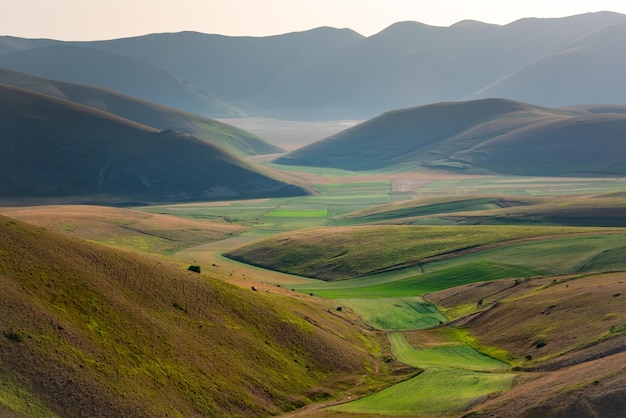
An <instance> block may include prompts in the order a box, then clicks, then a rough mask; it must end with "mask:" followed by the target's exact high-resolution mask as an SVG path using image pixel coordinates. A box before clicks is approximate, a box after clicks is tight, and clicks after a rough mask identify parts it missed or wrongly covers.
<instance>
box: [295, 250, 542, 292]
mask: <svg viewBox="0 0 626 418" xmlns="http://www.w3.org/2000/svg"><path fill="white" fill-rule="evenodd" d="M479 254H480V253H479ZM452 260H455V259H452ZM452 260H451V261H450V263H451V262H452ZM434 264H436V263H434ZM442 264H443V263H442ZM403 273H404V277H403ZM539 274H540V273H539V272H538V271H536V270H531V269H529V268H526V267H523V266H514V265H507V264H500V263H494V262H491V261H485V260H482V259H481V258H480V257H479V256H478V255H476V258H475V259H474V260H473V261H472V262H466V263H463V264H458V265H457V264H455V265H451V266H449V267H446V268H441V269H438V270H434V271H430V272H427V273H420V272H419V271H416V269H414V268H413V269H406V270H404V271H397V272H395V274H394V275H387V274H381V275H375V276H370V277H367V278H363V279H361V278H356V279H350V280H346V281H337V282H321V283H316V284H314V285H304V286H303V285H300V286H295V288H296V289H297V290H299V291H301V292H306V293H315V294H316V295H318V296H322V297H326V298H330V299H337V298H362V299H374V298H382V297H384V298H397V297H408V296H420V295H424V294H427V293H432V292H436V291H438V290H444V289H449V288H451V287H455V286H461V285H464V284H469V283H476V282H483V281H489V280H497V279H504V278H511V277H532V276H537V275H539ZM390 277H391V278H392V279H390ZM393 278H395V279H393Z"/></svg>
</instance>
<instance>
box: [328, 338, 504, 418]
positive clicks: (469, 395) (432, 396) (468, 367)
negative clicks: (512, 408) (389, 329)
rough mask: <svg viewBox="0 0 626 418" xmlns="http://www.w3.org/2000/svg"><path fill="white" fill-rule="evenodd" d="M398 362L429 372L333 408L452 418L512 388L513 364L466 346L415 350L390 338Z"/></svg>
mask: <svg viewBox="0 0 626 418" xmlns="http://www.w3.org/2000/svg"><path fill="white" fill-rule="evenodd" d="M389 341H390V342H391V350H392V352H393V354H394V356H396V358H397V359H398V360H399V361H401V362H403V363H406V364H408V365H411V366H414V367H419V368H423V369H425V371H424V372H423V373H422V374H420V375H419V376H417V377H414V378H412V379H409V380H407V381H405V382H402V383H399V384H397V385H394V386H392V387H390V388H387V389H385V390H383V391H381V392H378V393H375V394H373V395H370V396H367V397H365V398H362V399H359V400H356V401H354V402H350V403H346V404H343V405H338V406H334V407H331V408H329V409H330V410H334V411H342V412H350V413H355V414H389V415H417V416H422V415H449V414H452V413H455V412H458V411H461V410H463V409H465V408H467V407H468V406H470V405H471V404H472V403H474V402H475V401H476V400H477V399H479V398H482V397H484V396H487V395H489V394H491V393H495V392H503V391H506V390H507V389H509V388H510V387H511V384H512V382H513V378H514V377H515V375H514V374H512V373H488V372H487V371H496V370H500V371H504V370H507V369H508V368H509V366H508V364H506V363H504V362H501V361H499V360H496V359H493V358H491V357H488V356H485V355H484V354H481V353H479V352H478V351H476V350H474V349H473V348H471V347H469V346H467V345H445V346H441V347H434V348H423V349H416V348H414V347H413V346H411V345H410V344H409V343H408V341H407V340H406V337H405V336H404V335H403V334H401V333H394V334H391V335H389Z"/></svg>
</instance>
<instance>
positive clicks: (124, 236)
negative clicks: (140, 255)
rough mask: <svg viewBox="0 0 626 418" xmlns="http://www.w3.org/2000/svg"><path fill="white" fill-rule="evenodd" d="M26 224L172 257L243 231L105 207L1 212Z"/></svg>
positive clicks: (28, 209) (0, 210) (174, 217)
mask: <svg viewBox="0 0 626 418" xmlns="http://www.w3.org/2000/svg"><path fill="white" fill-rule="evenodd" d="M0 213H1V214H3V215H6V216H9V217H11V218H15V219H19V220H21V221H23V222H27V223H29V224H33V225H37V226H41V227H44V228H48V229H51V230H54V231H57V232H61V233H64V234H67V235H71V236H74V237H78V238H82V239H86V240H89V241H95V242H99V243H102V244H106V245H111V246H114V247H123V248H128V249H131V250H139V251H145V252H150V253H165V254H171V253H173V252H176V251H179V250H180V249H181V248H185V247H188V246H191V245H199V244H205V243H207V242H210V241H217V240H221V239H225V238H228V237H229V236H231V235H233V234H235V233H239V232H241V231H242V230H243V228H242V227H239V226H235V225H229V224H226V223H218V222H207V221H203V220H190V219H184V218H179V217H176V216H168V215H159V214H151V213H146V212H142V211H137V210H130V209H120V208H111V207H105V206H85V205H67V206H63V205H56V206H30V207H19V208H0Z"/></svg>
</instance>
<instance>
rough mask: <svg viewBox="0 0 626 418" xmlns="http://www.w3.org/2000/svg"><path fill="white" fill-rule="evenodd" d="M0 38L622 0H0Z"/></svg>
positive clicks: (537, 13) (478, 15) (336, 21)
mask: <svg viewBox="0 0 626 418" xmlns="http://www.w3.org/2000/svg"><path fill="white" fill-rule="evenodd" d="M0 2H1V3H2V6H1V7H0V35H13V36H21V37H27V38H34V37H43V38H54V39H63V40H93V39H110V38H119V37H125V36H134V35H143V34H147V33H154V32H178V31H183V30H193V31H198V32H205V33H220V34H224V35H252V36H266V35H273V34H279V33H286V32H293V31H301V30H306V29H311V28H314V27H318V26H333V27H339V28H345V27H349V28H352V29H354V30H356V31H357V32H359V33H361V34H363V35H367V36H369V35H372V34H374V33H376V32H379V31H381V30H382V29H384V28H385V27H387V26H389V25H390V24H392V23H394V22H398V21H404V20H414V21H419V22H422V23H427V24H430V25H435V26H449V25H451V24H453V23H455V22H458V21H460V20H464V19H474V20H480V21H483V22H488V23H498V24H506V23H510V22H512V21H514V20H517V19H520V18H522V17H563V16H570V15H574V14H580V13H586V12H594V11H602V10H611V11H615V12H620V13H623V14H626V1H624V0H592V1H589V0H564V1H562V0H0Z"/></svg>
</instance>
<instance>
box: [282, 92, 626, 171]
mask: <svg viewBox="0 0 626 418" xmlns="http://www.w3.org/2000/svg"><path fill="white" fill-rule="evenodd" d="M625 138H626V106H621V105H614V106H609V105H607V106H599V105H597V106H593V105H589V106H583V105H581V106H575V107H563V108H546V107H539V106H534V105H529V104H526V103H521V102H515V101H510V100H503V99H482V100H475V101H468V102H446V103H438V104H432V105H425V106H418V107H414V108H409V109H402V110H396V111H392V112H387V113H384V114H383V115H381V116H379V117H376V118H374V119H371V120H368V121H366V122H364V123H362V124H359V125H357V126H354V127H352V128H350V129H347V130H345V131H343V132H340V133H338V134H336V135H333V136H331V137H329V138H327V139H324V140H322V141H318V142H316V143H313V144H310V145H308V146H306V147H303V148H300V149H298V150H295V151H293V152H291V153H289V154H286V155H284V156H282V157H280V158H279V159H278V160H277V161H276V162H278V163H279V164H286V165H301V166H320V167H333V168H342V169H347V170H394V169H400V168H416V167H426V168H435V169H446V170H457V171H463V172H467V173H504V174H514V175H531V176H532V175H542V176H548V175H549V176H590V175H591V176H595V175H600V176H618V177H621V176H624V175H626V141H625Z"/></svg>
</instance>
